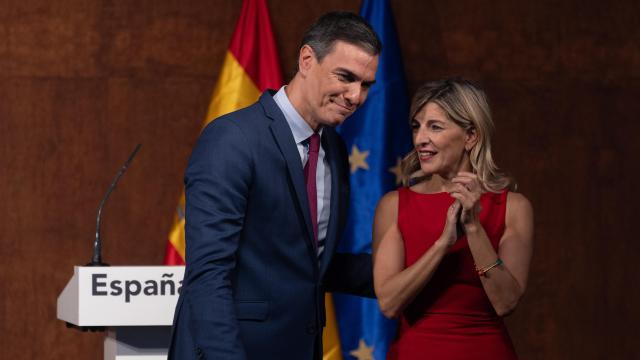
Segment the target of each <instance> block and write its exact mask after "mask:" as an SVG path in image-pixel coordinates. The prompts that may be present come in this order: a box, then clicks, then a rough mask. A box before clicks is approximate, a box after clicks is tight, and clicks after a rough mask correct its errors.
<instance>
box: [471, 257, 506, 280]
mask: <svg viewBox="0 0 640 360" xmlns="http://www.w3.org/2000/svg"><path fill="white" fill-rule="evenodd" d="M498 265H502V259H500V258H498V260H496V262H494V263H493V264H491V265H489V266H487V267H486V268H484V269H478V267H477V266H476V271H477V272H478V276H487V271H489V270H491V269H493V268H494V267H496V266H498Z"/></svg>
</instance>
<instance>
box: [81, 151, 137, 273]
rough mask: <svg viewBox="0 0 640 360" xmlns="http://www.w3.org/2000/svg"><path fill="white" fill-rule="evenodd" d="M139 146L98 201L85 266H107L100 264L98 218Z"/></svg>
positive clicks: (100, 242)
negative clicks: (94, 237)
mask: <svg viewBox="0 0 640 360" xmlns="http://www.w3.org/2000/svg"><path fill="white" fill-rule="evenodd" d="M141 146H142V144H138V145H137V146H136V148H135V149H133V152H132V153H131V155H129V158H128V159H127V161H125V163H124V164H123V165H122V167H121V168H120V171H118V173H117V174H116V177H115V179H113V182H112V183H111V186H109V188H108V189H107V193H106V194H104V197H103V198H102V201H100V205H99V206H98V216H97V217H96V239H95V241H94V242H93V257H92V258H91V262H90V263H88V264H87V265H86V266H109V264H106V263H103V262H102V241H101V239H100V217H101V216H102V208H103V207H104V204H105V203H106V202H107V199H108V198H109V195H111V192H112V191H113V190H114V189H115V188H116V185H117V184H118V181H119V180H120V178H121V177H122V175H123V174H124V172H125V171H127V168H128V167H129V164H130V163H131V160H133V158H134V157H135V156H136V154H137V153H138V150H140V147H141Z"/></svg>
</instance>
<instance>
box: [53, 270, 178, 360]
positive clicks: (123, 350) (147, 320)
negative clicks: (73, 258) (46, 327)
mask: <svg viewBox="0 0 640 360" xmlns="http://www.w3.org/2000/svg"><path fill="white" fill-rule="evenodd" d="M183 277H184V266H76V267H75V268H74V272H73V277H72V278H71V280H69V282H68V283H67V286H66V287H65V288H64V290H63V291H62V294H60V296H59V297H58V319H60V320H63V321H66V322H67V323H68V324H71V325H72V326H77V327H79V328H85V329H93V328H104V329H105V330H106V332H107V336H106V338H105V340H104V358H105V360H160V359H162V360H166V358H167V350H168V346H169V340H170V335H171V324H172V322H173V312H174V309H175V306H176V302H177V301H178V295H179V292H180V288H181V284H182V278H183Z"/></svg>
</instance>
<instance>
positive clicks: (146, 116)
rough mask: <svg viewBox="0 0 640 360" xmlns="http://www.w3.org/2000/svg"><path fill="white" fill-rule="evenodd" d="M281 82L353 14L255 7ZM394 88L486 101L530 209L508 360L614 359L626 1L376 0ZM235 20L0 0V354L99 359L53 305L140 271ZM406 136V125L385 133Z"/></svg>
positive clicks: (628, 61)
mask: <svg viewBox="0 0 640 360" xmlns="http://www.w3.org/2000/svg"><path fill="white" fill-rule="evenodd" d="M268 2H269V8H270V11H271V15H272V22H273V27H274V31H275V35H276V41H277V43H278V49H279V51H280V60H281V63H282V67H283V70H284V73H285V75H286V76H287V77H291V76H292V75H293V71H292V69H293V68H294V67H295V61H296V54H297V47H298V45H299V41H300V38H301V35H302V33H303V31H304V30H305V28H306V27H307V26H308V25H309V24H310V23H311V22H312V21H313V20H314V19H315V18H317V16H319V15H320V14H322V13H323V12H325V11H328V10H331V9H343V10H350V11H357V10H358V8H359V6H360V2H359V1H356V0H349V1H337V0H331V1H324V2H316V1H310V0H304V1H291V0H272V1H268ZM392 6H393V9H394V12H395V18H396V23H397V28H398V33H399V37H400V46H401V48H402V51H403V56H404V64H405V68H406V73H407V78H408V80H409V85H408V86H409V89H410V90H411V91H413V90H415V89H416V88H417V87H418V86H419V85H420V84H421V83H422V82H424V81H427V80H430V79H435V78H439V77H443V76H451V75H461V76H465V77H469V78H472V79H474V80H476V81H478V82H480V83H481V84H483V85H484V87H485V88H486V89H487V92H488V94H489V97H490V102H491V105H492V109H493V113H494V118H495V122H496V128H497V132H496V137H495V140H494V148H495V156H496V159H497V161H498V164H499V165H500V166H501V167H502V168H504V169H506V170H508V171H509V172H510V173H512V174H513V175H514V176H515V177H516V178H517V179H518V183H519V186H520V190H521V191H522V192H523V193H524V194H525V195H527V196H528V197H529V199H530V200H531V201H532V202H533V204H534V208H535V210H536V249H535V256H534V262H533V264H532V271H531V280H530V284H529V289H528V292H527V294H526V296H525V297H524V298H523V300H522V302H521V304H520V306H519V308H518V309H517V311H516V312H515V313H514V314H513V315H512V316H511V317H509V318H508V319H507V323H508V325H509V329H510V332H511V334H512V337H513V339H514V342H515V344H516V346H517V348H518V351H519V353H520V355H521V357H522V358H523V359H567V358H580V359H604V358H611V359H628V358H635V357H637V350H636V349H635V346H634V345H635V344H634V340H635V337H634V336H633V335H632V334H633V333H634V330H635V327H636V326H635V325H636V323H637V321H638V320H640V314H639V310H638V305H639V302H640V290H639V289H640V287H638V286H637V285H636V282H637V280H636V279H637V278H638V275H639V274H638V271H637V270H636V269H637V267H636V266H635V263H636V261H635V257H636V254H638V253H640V251H639V250H640V246H639V245H638V242H637V241H635V239H634V238H633V234H634V233H635V232H634V231H633V230H635V228H634V226H633V224H634V218H635V216H634V215H635V212H634V211H635V206H634V205H635V203H634V201H635V200H636V199H637V198H638V196H637V193H638V192H637V190H636V188H637V186H636V185H635V182H636V177H637V175H638V171H637V170H638V169H637V165H636V164H637V161H635V160H634V159H635V155H636V154H638V153H640V149H639V141H638V135H637V134H638V125H637V119H636V118H637V114H639V113H640V102H638V100H637V97H638V95H640V85H638V80H639V78H640V47H638V44H639V43H640V30H639V29H640V24H639V23H638V20H637V14H638V13H639V12H640V5H638V3H637V2H634V1H618V2H615V3H607V2H584V1H563V2H553V1H538V2H528V1H517V2H511V1H498V2H478V1H468V0H466V1H458V2H449V3H445V2H436V1H400V0H394V1H392ZM239 11H240V2H239V1H232V0H216V1H205V0H194V1H189V2H180V1H169V0H162V1H157V0H155V1H151V0H146V1H145V0H140V1H107V0H102V1H98V0H93V1H79V0H60V1H55V2H46V1H36V0H22V1H16V0H0V169H1V171H2V172H1V175H0V199H1V200H0V256H1V258H2V261H0V297H1V300H0V334H1V336H0V349H2V351H0V358H2V359H32V358H49V359H67V358H78V359H92V358H93V359H99V358H101V356H102V338H103V336H102V334H92V333H79V332H77V331H74V330H70V329H66V328H65V327H64V324H63V323H62V322H60V321H58V320H56V319H55V302H56V298H57V296H58V294H59V293H60V292H61V291H62V289H63V287H64V285H65V283H66V281H67V280H68V279H69V277H70V276H71V274H72V267H73V265H77V264H83V263H85V262H87V261H88V260H89V258H90V253H91V243H92V237H93V232H94V226H95V212H96V208H97V205H98V202H99V201H100V198H101V197H102V195H103V192H104V191H105V190H106V187H107V186H108V185H109V183H110V182H111V180H112V178H113V176H114V175H115V172H116V171H117V170H118V169H119V167H120V166H121V164H122V162H123V161H124V160H125V159H126V157H127V156H128V154H129V153H130V152H131V150H132V149H133V147H134V146H135V144H137V143H142V144H143V147H142V150H141V152H140V154H139V155H138V157H137V158H136V159H135V160H134V163H133V164H132V166H131V168H130V170H129V172H128V173H127V174H126V175H125V177H124V178H123V179H122V181H121V183H120V185H119V187H118V189H117V191H115V192H114V193H113V195H112V198H111V199H110V202H109V203H108V205H107V207H106V209H105V211H104V218H103V237H104V240H105V245H104V258H105V260H106V261H107V262H110V263H111V264H114V265H123V264H139V265H146V264H159V263H160V262H161V261H162V258H163V253H164V247H165V241H166V240H165V238H166V235H167V232H168V230H169V228H170V225H171V221H172V217H173V212H174V209H175V206H176V200H177V197H178V196H179V194H180V191H181V179H182V173H183V171H184V168H185V165H186V161H187V158H188V156H189V153H190V151H191V148H192V146H193V144H194V142H195V139H196V137H197V134H198V132H199V129H200V125H201V121H202V117H203V116H204V114H205V111H206V108H207V105H208V101H209V98H210V95H211V90H212V88H213V84H214V83H215V80H216V77H217V74H218V71H219V69H220V66H221V64H222V59H223V56H224V53H225V51H226V48H227V44H228V42H229V39H230V36H231V34H232V31H233V27H234V24H235V20H236V19H237V16H238V14H239ZM399 126H405V124H404V123H403V124H399Z"/></svg>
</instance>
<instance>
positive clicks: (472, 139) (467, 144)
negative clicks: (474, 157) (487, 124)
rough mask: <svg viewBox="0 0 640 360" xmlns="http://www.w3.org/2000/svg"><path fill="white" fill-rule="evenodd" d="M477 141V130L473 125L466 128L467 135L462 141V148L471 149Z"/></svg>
mask: <svg viewBox="0 0 640 360" xmlns="http://www.w3.org/2000/svg"><path fill="white" fill-rule="evenodd" d="M477 143H478V132H477V131H476V128H475V127H472V128H470V129H469V130H467V135H466V136H465V141H464V149H465V150H467V151H471V149H473V147H474V146H476V144H477Z"/></svg>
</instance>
